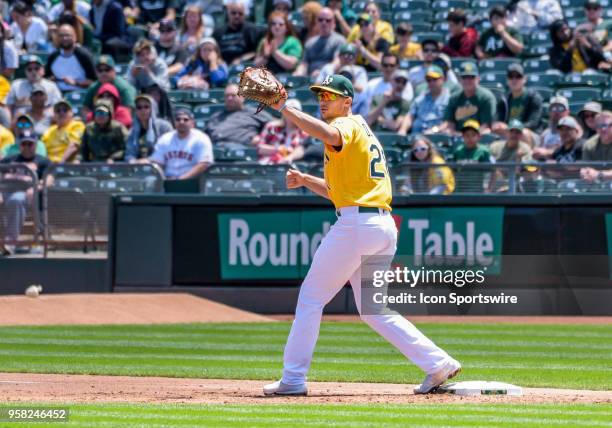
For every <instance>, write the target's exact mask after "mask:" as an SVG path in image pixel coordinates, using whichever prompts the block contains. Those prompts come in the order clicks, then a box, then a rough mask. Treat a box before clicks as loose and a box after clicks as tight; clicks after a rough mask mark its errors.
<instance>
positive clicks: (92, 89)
mask: <svg viewBox="0 0 612 428" xmlns="http://www.w3.org/2000/svg"><path fill="white" fill-rule="evenodd" d="M96 75H97V76H98V80H97V81H96V82H94V83H92V84H91V86H89V88H87V92H86V93H85V97H84V98H83V116H87V113H89V112H90V111H91V110H92V109H93V107H94V98H95V96H96V95H97V94H98V89H100V86H102V85H103V84H105V83H112V84H113V85H114V86H115V87H116V88H117V90H118V91H119V96H120V97H121V105H124V106H126V107H128V108H130V109H133V108H134V99H135V98H136V89H135V88H134V87H133V86H132V85H130V83H129V82H128V81H127V80H125V79H124V78H123V77H121V76H117V72H116V71H115V60H114V59H113V57H112V56H110V55H101V56H100V58H98V62H97V63H96Z"/></svg>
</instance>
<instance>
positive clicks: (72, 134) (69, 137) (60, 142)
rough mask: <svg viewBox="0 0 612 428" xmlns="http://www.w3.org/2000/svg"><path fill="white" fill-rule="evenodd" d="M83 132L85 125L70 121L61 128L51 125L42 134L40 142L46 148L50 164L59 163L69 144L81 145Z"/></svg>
mask: <svg viewBox="0 0 612 428" xmlns="http://www.w3.org/2000/svg"><path fill="white" fill-rule="evenodd" d="M84 131H85V124H84V123H83V122H81V121H78V120H72V121H70V123H68V124H67V125H66V126H65V127H63V128H58V126H57V125H52V126H51V127H49V129H47V131H46V132H45V133H44V134H43V136H42V138H41V141H42V142H43V144H44V145H45V147H46V148H47V156H48V157H49V160H50V161H51V162H60V161H61V160H62V156H64V152H65V151H66V149H67V148H68V146H69V145H70V143H76V144H79V145H80V144H81V137H82V136H83V132H84Z"/></svg>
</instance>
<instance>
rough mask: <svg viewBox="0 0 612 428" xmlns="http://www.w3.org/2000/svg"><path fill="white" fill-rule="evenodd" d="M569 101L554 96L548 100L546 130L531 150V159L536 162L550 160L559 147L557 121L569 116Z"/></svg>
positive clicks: (559, 137) (559, 138) (559, 139)
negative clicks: (536, 160)
mask: <svg viewBox="0 0 612 428" xmlns="http://www.w3.org/2000/svg"><path fill="white" fill-rule="evenodd" d="M569 113H570V112H569V101H568V100H567V98H565V97H561V96H555V97H552V98H551V99H550V103H549V107H548V128H546V129H545V130H544V132H543V133H542V135H541V136H540V141H539V143H538V144H536V147H535V148H534V149H533V157H534V159H538V160H546V159H550V157H551V156H552V154H553V152H554V151H555V149H556V148H557V147H559V146H560V145H561V136H560V135H559V129H558V125H559V121H560V120H561V119H563V118H564V117H567V116H569Z"/></svg>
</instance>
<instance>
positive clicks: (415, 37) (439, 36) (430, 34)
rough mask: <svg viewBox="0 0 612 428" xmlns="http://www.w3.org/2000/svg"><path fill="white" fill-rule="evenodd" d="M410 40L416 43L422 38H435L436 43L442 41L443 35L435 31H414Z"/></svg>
mask: <svg viewBox="0 0 612 428" xmlns="http://www.w3.org/2000/svg"><path fill="white" fill-rule="evenodd" d="M412 40H413V41H415V42H417V43H422V42H423V40H436V41H438V43H444V35H442V34H440V33H436V32H432V31H430V32H426V33H415V34H413V35H412Z"/></svg>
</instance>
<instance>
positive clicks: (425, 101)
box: [398, 65, 450, 135]
mask: <svg viewBox="0 0 612 428" xmlns="http://www.w3.org/2000/svg"><path fill="white" fill-rule="evenodd" d="M425 79H426V81H427V86H428V90H427V92H424V93H422V94H420V95H419V96H418V97H417V98H416V99H415V100H414V102H413V103H412V104H411V105H410V111H409V112H408V114H407V115H406V116H405V117H404V120H403V121H402V123H401V124H400V127H399V130H398V133H399V134H400V135H407V134H408V130H410V131H411V133H412V134H436V133H438V132H439V131H440V125H441V124H442V121H443V120H444V114H445V112H446V107H447V106H448V102H449V100H450V91H449V90H448V89H447V88H445V87H444V83H445V75H444V71H443V70H442V69H441V68H440V67H438V66H437V65H432V66H430V67H429V68H428V69H427V71H426V73H425Z"/></svg>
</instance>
